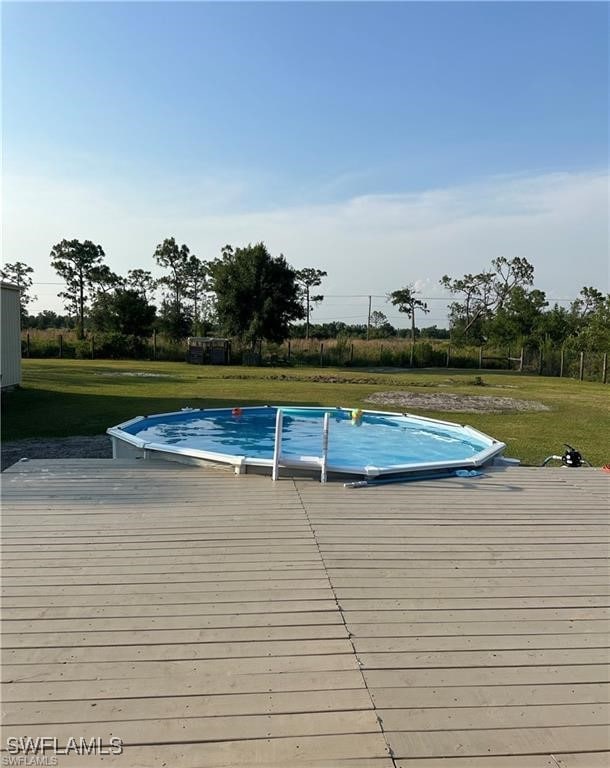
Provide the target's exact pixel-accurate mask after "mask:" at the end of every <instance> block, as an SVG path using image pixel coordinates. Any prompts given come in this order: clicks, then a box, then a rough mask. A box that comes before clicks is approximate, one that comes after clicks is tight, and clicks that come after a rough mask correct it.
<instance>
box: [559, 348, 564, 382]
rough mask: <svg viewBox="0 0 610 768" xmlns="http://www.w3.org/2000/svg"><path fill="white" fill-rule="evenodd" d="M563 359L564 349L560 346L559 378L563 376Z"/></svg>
mask: <svg viewBox="0 0 610 768" xmlns="http://www.w3.org/2000/svg"><path fill="white" fill-rule="evenodd" d="M563 359H564V349H563V347H562V348H561V354H560V355H559V378H560V379H561V378H562V377H563Z"/></svg>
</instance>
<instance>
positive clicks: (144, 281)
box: [125, 269, 157, 300]
mask: <svg viewBox="0 0 610 768" xmlns="http://www.w3.org/2000/svg"><path fill="white" fill-rule="evenodd" d="M125 285H126V286H127V287H128V288H130V289H131V290H133V291H137V292H138V293H139V294H140V296H142V298H144V299H147V300H148V299H150V297H151V296H152V294H153V292H154V290H155V288H156V287H157V281H156V280H155V279H154V277H153V276H152V273H151V272H149V271H148V270H147V269H130V270H128V272H127V279H126V280H125Z"/></svg>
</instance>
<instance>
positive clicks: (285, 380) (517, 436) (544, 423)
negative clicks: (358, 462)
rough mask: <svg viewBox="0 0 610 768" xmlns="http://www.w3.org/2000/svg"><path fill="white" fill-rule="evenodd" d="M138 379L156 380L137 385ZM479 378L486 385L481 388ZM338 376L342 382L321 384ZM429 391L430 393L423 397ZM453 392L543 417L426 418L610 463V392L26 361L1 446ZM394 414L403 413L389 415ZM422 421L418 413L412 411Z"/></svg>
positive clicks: (511, 443)
mask: <svg viewBox="0 0 610 768" xmlns="http://www.w3.org/2000/svg"><path fill="white" fill-rule="evenodd" d="M135 373H140V374H141V373H149V374H156V375H155V376H150V377H144V376H135V375H133V374H135ZM477 375H480V376H481V377H482V379H483V381H484V383H485V385H486V386H484V387H482V386H479V385H476V384H475V383H474V380H475V376H477ZM328 377H336V379H337V381H327V380H321V381H320V380H317V379H320V378H322V379H327V378H328ZM421 388H426V389H421ZM395 389H404V390H406V391H413V392H422V391H424V392H444V393H449V392H455V393H458V394H459V393H462V394H471V395H495V396H499V397H513V398H518V399H522V400H537V401H539V402H542V403H544V404H545V405H547V406H549V407H550V408H551V410H550V411H543V412H525V413H521V412H510V413H502V414H498V413H496V414H479V413H449V412H442V411H428V410H418V411H417V412H418V413H421V414H422V415H424V416H432V417H437V418H444V419H447V420H449V421H457V422H461V423H467V424H471V425H472V426H473V427H476V428H478V429H481V430H482V431H483V432H487V433H488V434H490V435H492V436H493V437H495V438H497V439H499V440H502V441H504V442H505V443H507V445H508V451H507V455H508V456H515V457H517V458H519V459H521V461H522V462H523V463H525V464H533V465H537V464H540V463H541V462H542V460H543V459H544V458H545V457H546V456H548V455H549V454H551V453H561V452H562V444H563V443H564V442H568V443H571V444H572V445H574V446H575V447H577V448H578V449H579V450H580V451H581V452H582V453H583V455H584V456H585V457H586V458H587V459H589V461H591V463H592V464H595V465H597V466H599V465H601V464H605V463H607V462H609V461H610V441H609V440H608V435H610V408H609V405H608V404H609V402H610V401H609V398H608V394H609V392H610V389H609V387H608V386H607V385H603V384H597V383H591V382H582V383H580V382H577V381H573V380H570V379H557V378H543V377H538V376H520V375H516V374H512V373H505V372H501V371H473V370H472V369H470V370H414V371H406V372H388V373H379V372H376V371H371V370H364V369H336V368H247V367H231V368H225V367H208V366H195V365H187V364H186V363H151V362H135V361H87V360H24V361H23V385H22V388H21V389H18V390H15V391H14V392H10V393H7V394H6V395H5V396H3V398H2V400H3V402H2V416H3V418H2V438H3V440H14V439H19V438H26V437H64V436H68V435H92V434H100V433H102V432H104V431H105V430H106V428H107V427H109V426H113V425H115V424H118V423H119V422H121V421H125V420H126V419H129V418H131V417H133V416H140V415H141V416H145V415H147V414H152V413H159V412H163V411H175V410H179V409H180V408H183V407H185V406H192V407H218V406H235V405H264V404H267V403H269V404H274V405H288V404H290V405H292V404H297V403H298V404H301V405H329V406H336V405H343V406H352V407H354V406H357V407H361V408H370V409H373V410H382V408H381V407H380V406H374V405H370V404H368V405H367V404H366V403H365V402H364V399H365V398H366V397H367V396H369V395H370V394H372V393H373V392H379V391H384V390H395ZM387 410H400V409H399V408H396V407H394V408H392V407H391V406H388V408H387ZM410 410H411V411H413V412H416V409H414V408H412V409H410Z"/></svg>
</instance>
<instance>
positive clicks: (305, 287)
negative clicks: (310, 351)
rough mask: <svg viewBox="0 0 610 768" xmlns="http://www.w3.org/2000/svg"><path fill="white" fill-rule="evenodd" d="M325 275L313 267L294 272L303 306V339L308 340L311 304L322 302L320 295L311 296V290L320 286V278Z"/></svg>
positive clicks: (322, 271) (322, 297) (322, 298)
mask: <svg viewBox="0 0 610 768" xmlns="http://www.w3.org/2000/svg"><path fill="white" fill-rule="evenodd" d="M326 275H327V273H326V272H324V270H322V269H314V268H313V267H305V269H299V270H297V272H296V280H297V283H298V285H299V286H300V292H301V297H302V300H303V303H304V304H305V338H306V339H309V318H310V316H311V313H312V311H313V306H312V304H318V303H319V302H321V301H323V300H324V296H323V295H322V294H316V295H313V296H312V295H311V289H312V288H317V287H318V286H319V285H321V284H322V278H323V277H326Z"/></svg>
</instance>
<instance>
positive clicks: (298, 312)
mask: <svg viewBox="0 0 610 768" xmlns="http://www.w3.org/2000/svg"><path fill="white" fill-rule="evenodd" d="M222 254H223V255H222V258H220V259H216V260H215V261H214V262H212V264H211V265H210V273H211V276H212V290H213V291H214V292H215V294H216V302H217V303H216V311H217V314H218V319H219V322H220V323H221V325H222V326H223V327H224V329H225V331H226V332H227V333H229V334H230V335H235V336H239V337H240V338H241V339H243V341H245V342H246V343H248V344H249V345H250V347H251V349H252V351H254V350H255V349H256V344H257V343H258V341H260V340H261V339H267V340H269V341H274V342H281V341H283V340H284V339H285V338H286V337H287V336H288V330H289V324H290V323H291V322H292V321H293V320H300V319H302V318H303V317H304V316H305V310H304V308H303V304H302V302H301V296H300V291H299V286H298V284H297V276H296V272H295V270H294V269H292V267H291V266H290V265H289V264H288V263H287V262H286V259H285V258H284V256H282V255H281V254H280V255H279V256H277V257H273V256H271V255H270V253H269V251H268V250H267V248H266V247H265V245H264V243H257V244H256V245H248V246H247V247H245V248H236V249H235V250H234V249H233V248H232V247H231V246H225V247H224V248H223V250H222Z"/></svg>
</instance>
